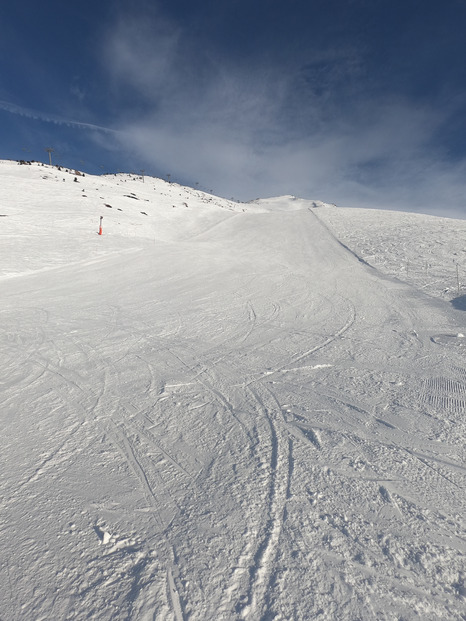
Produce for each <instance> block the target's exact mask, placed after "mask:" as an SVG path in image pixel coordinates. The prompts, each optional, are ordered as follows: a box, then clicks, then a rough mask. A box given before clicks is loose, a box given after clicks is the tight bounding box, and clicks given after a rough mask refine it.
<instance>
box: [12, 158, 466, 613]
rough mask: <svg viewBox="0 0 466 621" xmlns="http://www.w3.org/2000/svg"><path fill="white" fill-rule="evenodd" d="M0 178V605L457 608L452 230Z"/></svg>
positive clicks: (455, 230) (459, 318)
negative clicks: (436, 244)
mask: <svg viewBox="0 0 466 621" xmlns="http://www.w3.org/2000/svg"><path fill="white" fill-rule="evenodd" d="M75 177H76V179H77V181H74V178H75ZM0 192H1V199H0V200H1V203H0V204H1V207H0V213H1V216H2V217H0V227H1V229H0V232H1V233H0V234H1V244H0V258H1V261H0V276H1V278H0V296H1V298H0V299H1V301H2V304H1V307H0V312H1V317H0V319H1V323H0V328H1V330H0V339H1V348H0V352H1V353H0V425H1V427H0V429H1V433H0V443H1V444H0V460H1V467H0V485H1V505H0V506H1V511H0V546H1V555H0V583H1V584H2V588H1V589H0V619H2V620H8V621H16V620H23V619H25V620H26V619H27V620H28V621H29V620H46V619H47V620H52V619H53V620H54V621H61V620H84V619H98V620H99V621H100V620H108V621H110V620H112V621H115V620H122V621H123V620H129V619H131V620H134V621H136V620H137V621H139V620H142V621H149V620H151V621H152V620H154V619H157V621H158V620H159V619H161V620H165V619H167V620H173V621H181V620H185V621H187V620H188V619H189V620H192V621H194V620H195V621H204V620H215V621H218V620H241V619H246V620H250V621H256V620H263V621H266V620H267V621H268V620H271V619H276V620H290V619H296V620H304V619H319V620H334V619H340V620H345V619H347V620H355V619H363V620H372V619H387V620H388V619H390V620H391V619H404V620H410V619H432V620H433V619H435V620H437V619H455V620H460V619H465V618H466V599H465V598H466V589H465V584H464V578H465V573H466V563H465V559H466V554H465V553H466V532H465V526H466V518H465V516H466V511H465V509H466V498H465V494H464V489H465V473H466V464H465V461H466V451H465V448H464V437H465V429H466V419H465V411H466V336H463V335H466V325H465V323H466V322H465V316H464V312H463V311H462V310H461V307H462V301H461V297H462V296H461V284H460V291H458V290H457V287H458V281H457V279H456V278H457V276H456V274H457V273H456V270H455V266H456V263H455V262H454V260H453V259H452V258H451V256H449V255H450V253H449V252H447V250H446V248H443V246H445V245H446V246H448V247H449V249H450V251H451V252H457V255H456V257H457V259H456V260H457V262H458V261H459V260H460V258H461V253H462V252H464V250H465V242H464V240H465V235H464V233H465V231H464V227H465V225H464V223H461V222H459V221H455V220H446V219H442V218H434V217H429V216H422V215H413V214H402V213H397V212H370V211H367V210H345V209H339V208H337V207H334V206H330V205H325V204H324V203H320V202H315V201H306V200H300V199H295V198H294V197H279V198H273V199H263V200H259V201H255V202H253V203H248V204H238V203H233V202H230V201H226V200H224V199H219V198H216V197H212V196H209V195H207V194H204V193H202V192H200V191H198V190H194V189H190V188H185V187H181V186H178V185H177V184H168V183H166V182H164V181H162V180H159V179H152V178H147V177H146V178H145V179H144V181H143V180H142V178H140V177H137V176H135V175H116V176H103V177H92V176H87V175H86V176H84V177H83V176H76V175H75V173H74V171H70V172H67V171H65V170H58V169H56V168H52V167H50V166H41V165H38V164H32V165H29V166H28V165H26V166H19V165H18V164H17V163H15V162H5V161H4V162H0ZM100 216H104V218H103V235H102V236H99V235H98V234H97V232H98V225H99V218H100ZM408 221H409V222H411V223H412V229H411V235H409V234H408V233H405V234H401V233H400V231H402V230H403V231H404V230H405V229H406V223H407V222H408ZM414 233H415V234H414ZM435 240H437V241H438V240H440V241H442V242H444V244H439V246H440V247H441V248H442V250H439V251H438V252H436V251H432V252H430V251H431V250H433V249H434V248H435V245H434V242H435ZM397 248H398V251H397ZM423 253H424V254H423ZM458 257H459V258H458ZM426 262H427V263H428V265H429V266H428V269H426V268H425V264H426ZM407 263H408V264H409V266H410V268H408V271H406V264H407ZM452 266H453V267H452ZM406 272H407V273H406ZM445 283H447V285H445ZM453 298H455V299H454V300H453V302H454V303H453V304H452V303H450V300H452V299H453ZM455 306H456V308H455Z"/></svg>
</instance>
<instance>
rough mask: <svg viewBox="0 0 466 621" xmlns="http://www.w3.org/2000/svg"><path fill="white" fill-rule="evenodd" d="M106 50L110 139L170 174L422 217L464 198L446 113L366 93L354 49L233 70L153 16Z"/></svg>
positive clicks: (224, 189)
mask: <svg viewBox="0 0 466 621" xmlns="http://www.w3.org/2000/svg"><path fill="white" fill-rule="evenodd" d="M104 49H105V53H104V68H105V69H106V71H107V73H108V75H109V76H110V77H111V96H112V97H115V98H117V99H118V102H119V103H120V104H124V106H123V108H122V109H121V110H122V111H121V114H120V118H119V120H118V122H117V125H118V128H119V133H118V135H117V140H119V141H120V143H121V145H122V146H124V147H125V148H127V149H132V150H133V151H135V152H136V153H138V154H139V155H140V157H141V158H143V159H144V160H145V161H147V162H149V163H152V164H153V165H154V167H156V168H157V169H159V170H160V169H163V168H165V170H166V172H167V173H168V172H170V173H172V176H173V177H177V176H178V177H182V178H183V179H185V180H190V181H192V182H194V181H195V180H196V181H199V182H201V184H204V186H207V187H211V188H212V189H213V190H214V191H216V192H218V193H222V194H224V195H228V196H230V195H231V196H235V197H238V198H241V199H248V198H252V197H255V196H260V195H261V196H264V195H270V194H281V193H294V194H299V195H302V196H308V197H314V198H320V199H322V200H328V201H330V202H337V203H338V204H347V205H358V204H360V205H366V206H383V207H394V208H403V207H404V208H414V209H423V210H425V211H429V210H435V209H436V206H438V205H439V204H440V203H441V202H446V203H448V204H449V205H450V206H451V207H452V208H454V207H455V206H458V205H460V203H461V201H462V198H461V197H462V196H463V195H464V190H465V182H464V179H465V176H464V172H465V170H464V169H465V166H466V163H465V162H462V161H459V162H456V163H451V162H449V161H448V158H447V155H446V154H445V153H443V152H442V150H441V149H440V147H438V146H436V143H435V136H436V135H437V134H438V132H439V131H441V128H442V125H443V123H444V122H445V119H446V117H447V116H448V114H449V110H447V109H445V108H443V109H438V108H436V107H435V106H434V105H432V104H431V105H428V104H423V105H420V104H419V103H418V102H416V101H413V100H410V99H408V98H407V97H404V96H400V95H395V94H393V95H390V94H388V95H387V94H381V93H375V92H372V91H371V84H370V80H368V79H367V76H366V75H365V58H364V54H363V53H362V52H361V51H359V50H357V49H355V48H344V47H340V48H337V46H332V45H328V46H327V48H326V49H325V51H321V50H319V49H317V48H316V49H313V48H312V46H309V48H308V49H307V50H306V52H305V53H304V54H303V55H302V57H301V58H300V59H299V62H297V61H296V60H291V59H289V58H284V59H283V60H282V61H280V60H277V58H273V59H272V61H267V60H265V57H264V55H260V56H259V55H258V56H256V57H252V58H251V59H250V62H249V63H245V62H244V60H242V61H241V62H237V61H236V60H235V58H230V57H229V56H228V54H227V53H225V54H223V53H219V54H217V55H216V54H215V53H214V52H213V50H212V49H211V48H210V46H209V43H208V42H205V43H204V44H203V43H202V42H200V41H198V40H195V39H194V38H192V37H191V34H190V32H189V31H187V30H186V29H182V28H181V27H179V25H177V24H175V23H173V22H171V21H170V20H168V19H167V18H166V17H164V16H161V15H160V14H156V15H155V17H153V18H152V19H151V20H145V21H142V20H139V19H138V18H137V17H131V18H130V19H120V20H119V21H118V23H117V24H114V25H112V28H110V29H109V31H108V33H107V36H106V38H105V39H104ZM132 102H134V104H132ZM461 206H462V205H461Z"/></svg>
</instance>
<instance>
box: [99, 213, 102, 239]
mask: <svg viewBox="0 0 466 621" xmlns="http://www.w3.org/2000/svg"><path fill="white" fill-rule="evenodd" d="M102 220H103V216H100V225H99V235H102Z"/></svg>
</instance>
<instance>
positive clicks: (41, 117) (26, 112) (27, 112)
mask: <svg viewBox="0 0 466 621" xmlns="http://www.w3.org/2000/svg"><path fill="white" fill-rule="evenodd" d="M0 109H1V110H5V111H6V112H10V113H11V114H18V115H19V116H25V117H28V118H30V119H36V120H38V121H45V122H46V123H55V124H56V125H67V126H68V127H78V128H80V129H91V130H93V131H99V132H106V133H109V134H119V133H120V132H118V131H117V130H115V129H110V128H108V127H102V126H101V125H93V124H92V123H80V122H79V121H70V120H69V119H62V118H60V117H58V116H54V115H51V114H44V113H42V112H37V110H32V109H31V108H23V107H22V106H17V105H16V104H13V103H10V102H9V101H2V100H0Z"/></svg>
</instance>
